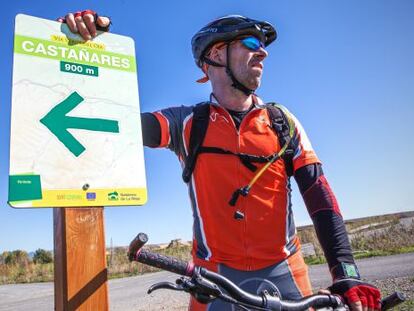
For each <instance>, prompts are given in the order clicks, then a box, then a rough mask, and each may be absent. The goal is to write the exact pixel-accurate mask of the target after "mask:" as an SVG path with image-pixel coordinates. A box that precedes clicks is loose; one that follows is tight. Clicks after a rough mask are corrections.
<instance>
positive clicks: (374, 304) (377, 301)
mask: <svg viewBox="0 0 414 311" xmlns="http://www.w3.org/2000/svg"><path fill="white" fill-rule="evenodd" d="M329 289H330V291H331V292H332V293H334V294H338V295H340V296H341V297H342V298H343V299H344V300H345V302H346V303H347V304H348V305H351V304H353V303H355V302H358V301H360V302H361V304H362V307H366V308H369V309H374V310H381V293H380V291H379V290H378V288H376V287H375V286H373V285H371V284H368V283H365V282H363V281H361V280H357V279H341V280H337V281H335V283H333V284H332V286H331V287H330V288H329Z"/></svg>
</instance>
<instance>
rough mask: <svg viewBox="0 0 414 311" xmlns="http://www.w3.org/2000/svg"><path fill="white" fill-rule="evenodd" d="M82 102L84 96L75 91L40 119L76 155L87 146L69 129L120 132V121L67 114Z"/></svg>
mask: <svg viewBox="0 0 414 311" xmlns="http://www.w3.org/2000/svg"><path fill="white" fill-rule="evenodd" d="M81 102H83V97H82V96H80V95H79V94H78V93H77V92H73V93H72V94H70V95H69V96H68V97H67V98H66V99H65V100H64V101H62V102H61V103H59V104H57V105H56V106H55V107H53V108H52V110H50V111H49V112H48V113H47V114H46V115H45V116H44V117H43V118H42V119H40V122H41V123H42V124H43V125H45V126H46V127H47V128H48V129H49V130H50V131H51V132H52V133H53V134H54V135H55V136H56V137H57V139H59V140H60V141H61V142H62V144H64V145H65V146H66V148H68V149H69V151H70V152H72V153H73V154H74V155H75V156H76V157H78V156H79V155H81V154H82V152H84V151H85V147H84V146H83V145H82V144H81V143H80V142H79V141H78V140H76V138H75V137H73V135H72V134H71V133H69V132H68V129H82V130H89V131H98V132H111V133H119V127H118V121H114V120H105V119H86V118H77V117H69V116H67V115H66V114H68V113H69V112H70V111H72V110H73V109H74V108H75V107H76V106H78V105H79V104H80V103H81Z"/></svg>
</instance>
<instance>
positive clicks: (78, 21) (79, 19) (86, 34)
mask: <svg viewBox="0 0 414 311" xmlns="http://www.w3.org/2000/svg"><path fill="white" fill-rule="evenodd" d="M75 22H76V26H77V27H78V30H79V33H80V35H81V36H82V38H83V39H84V40H90V39H92V36H91V34H90V33H89V30H88V28H87V27H86V25H85V22H84V21H83V18H82V16H81V15H80V13H79V14H77V15H76V16H75Z"/></svg>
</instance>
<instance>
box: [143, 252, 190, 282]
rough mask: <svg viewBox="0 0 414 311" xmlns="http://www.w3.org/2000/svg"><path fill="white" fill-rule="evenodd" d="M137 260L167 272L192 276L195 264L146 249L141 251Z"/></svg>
mask: <svg viewBox="0 0 414 311" xmlns="http://www.w3.org/2000/svg"><path fill="white" fill-rule="evenodd" d="M135 260H136V261H138V262H141V263H143V264H146V265H149V266H152V267H156V268H160V269H163V270H167V271H170V272H173V273H177V274H181V275H185V276H192V274H193V272H194V264H193V263H192V262H186V261H184V260H180V259H177V258H174V257H170V256H166V255H161V254H157V253H153V252H151V251H148V250H146V249H141V250H139V251H138V253H137V254H136V256H135Z"/></svg>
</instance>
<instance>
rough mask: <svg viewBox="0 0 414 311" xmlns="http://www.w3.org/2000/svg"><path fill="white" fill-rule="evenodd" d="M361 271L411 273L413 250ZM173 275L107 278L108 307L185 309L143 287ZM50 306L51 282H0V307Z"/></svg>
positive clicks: (370, 262) (182, 298) (322, 279)
mask: <svg viewBox="0 0 414 311" xmlns="http://www.w3.org/2000/svg"><path fill="white" fill-rule="evenodd" d="M358 267H359V270H360V272H361V274H362V275H363V276H364V278H365V279H367V280H383V279H387V278H391V277H392V278H397V277H406V276H413V275H414V253H409V254H401V255H395V256H387V257H374V258H367V259H361V260H358ZM310 276H311V280H312V285H313V286H314V288H322V287H326V286H328V285H329V284H330V276H329V275H328V268H327V266H326V265H316V266H311V267H310ZM174 279H175V275H173V274H171V273H167V272H158V273H153V274H147V275H144V276H139V277H131V278H124V279H117V280H111V281H109V298H110V310H111V311H121V310H122V311H128V310H134V311H135V310H185V306H186V304H187V301H188V297H187V295H186V294H184V293H178V292H173V291H166V290H160V291H159V292H155V293H153V294H151V295H147V294H146V291H147V289H148V287H149V286H150V285H151V284H154V283H156V282H159V281H173V280H174ZM5 310H14V311H26V310H35V311H38V310H39V311H43V310H45V311H46V310H53V283H35V284H17V285H2V286H0V311H5Z"/></svg>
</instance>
